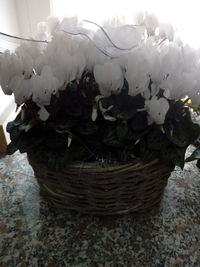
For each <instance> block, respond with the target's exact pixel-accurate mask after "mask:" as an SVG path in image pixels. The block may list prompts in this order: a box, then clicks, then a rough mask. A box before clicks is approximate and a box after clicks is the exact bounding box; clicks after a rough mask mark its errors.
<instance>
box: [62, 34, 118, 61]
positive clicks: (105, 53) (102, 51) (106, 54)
mask: <svg viewBox="0 0 200 267" xmlns="http://www.w3.org/2000/svg"><path fill="white" fill-rule="evenodd" d="M63 32H64V33H67V34H71V35H83V36H85V37H87V38H88V40H89V41H91V42H92V43H93V44H94V46H95V47H96V48H97V49H98V50H99V51H100V52H101V53H103V54H104V55H105V56H107V57H110V58H113V59H114V58H119V57H113V56H111V55H109V54H108V53H107V52H105V51H104V50H102V49H101V48H100V47H98V46H97V45H96V44H95V42H94V41H93V40H92V39H91V38H90V37H89V36H88V35H87V34H86V33H83V32H77V33H74V32H68V31H65V30H63Z"/></svg>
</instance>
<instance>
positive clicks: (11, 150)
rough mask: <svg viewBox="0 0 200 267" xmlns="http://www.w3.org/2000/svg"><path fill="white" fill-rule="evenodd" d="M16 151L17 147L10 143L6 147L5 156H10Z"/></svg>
mask: <svg viewBox="0 0 200 267" xmlns="http://www.w3.org/2000/svg"><path fill="white" fill-rule="evenodd" d="M17 150H18V146H17V145H16V144H15V142H10V143H9V144H8V145H7V154H8V155H12V154H14V153H15V152H16V151H17Z"/></svg>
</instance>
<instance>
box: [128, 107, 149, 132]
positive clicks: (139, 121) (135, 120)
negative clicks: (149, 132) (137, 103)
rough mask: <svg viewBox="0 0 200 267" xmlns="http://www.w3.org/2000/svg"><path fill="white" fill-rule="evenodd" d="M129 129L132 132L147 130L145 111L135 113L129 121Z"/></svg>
mask: <svg viewBox="0 0 200 267" xmlns="http://www.w3.org/2000/svg"><path fill="white" fill-rule="evenodd" d="M128 124H129V125H130V127H131V129H132V130H133V131H134V132H138V131H139V132H141V131H144V130H145V129H147V128H148V121H147V113H146V111H141V112H137V113H136V114H135V115H134V116H133V117H132V118H131V119H130V120H129V121H128Z"/></svg>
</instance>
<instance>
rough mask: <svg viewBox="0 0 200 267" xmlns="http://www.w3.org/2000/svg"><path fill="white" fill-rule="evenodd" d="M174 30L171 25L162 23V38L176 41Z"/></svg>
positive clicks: (160, 31)
mask: <svg viewBox="0 0 200 267" xmlns="http://www.w3.org/2000/svg"><path fill="white" fill-rule="evenodd" d="M174 33H175V31H174V28H173V26H172V25H171V24H170V23H161V24H160V26H159V35H160V37H161V38H163V39H164V38H167V39H168V40H169V41H173V40H174Z"/></svg>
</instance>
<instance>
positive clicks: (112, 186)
mask: <svg viewBox="0 0 200 267" xmlns="http://www.w3.org/2000/svg"><path fill="white" fill-rule="evenodd" d="M28 159H29V163H30V164H31V166H32V168H33V170H34V173H35V176H36V178H37V180H38V183H39V185H40V190H41V195H43V196H44V197H45V198H47V199H49V200H50V201H51V202H53V204H55V205H56V206H59V207H62V208H66V209H72V210H76V211H80V212H83V213H87V214H98V215H112V214H123V213H128V212H134V211H142V210H146V209H148V208H150V207H152V206H154V205H155V204H157V203H159V202H160V200H161V197H162V194H163V191H164V188H165V186H166V184H167V180H168V177H169V175H170V173H171V171H172V169H173V167H172V166H166V165H163V164H162V163H161V162H160V161H159V160H154V161H151V162H148V163H143V162H141V161H140V160H139V159H136V160H135V161H134V162H132V163H129V164H123V165H110V166H105V167H103V166H102V165H99V164H97V163H96V164H95V163H93V164H92V163H91V164H90V163H87V164H86V163H85V164H81V163H79V164H78V163H74V164H70V165H68V166H67V167H66V168H64V169H63V170H62V171H61V172H59V173H55V172H52V171H49V170H47V169H46V168H45V167H43V166H40V165H38V164H36V163H35V162H34V161H33V160H32V158H31V156H30V155H29V156H28Z"/></svg>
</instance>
